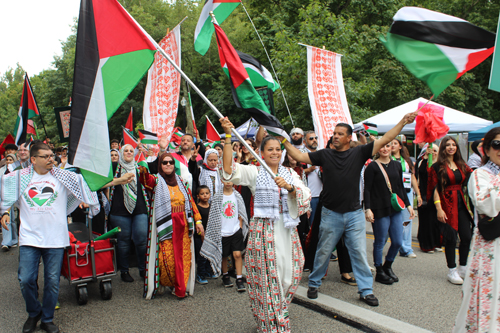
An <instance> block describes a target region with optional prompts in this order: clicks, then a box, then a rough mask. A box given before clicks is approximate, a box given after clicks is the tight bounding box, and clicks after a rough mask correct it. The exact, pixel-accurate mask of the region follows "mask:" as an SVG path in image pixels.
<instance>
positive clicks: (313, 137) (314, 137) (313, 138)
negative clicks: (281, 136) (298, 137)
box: [307, 136, 318, 140]
mask: <svg viewBox="0 0 500 333" xmlns="http://www.w3.org/2000/svg"><path fill="white" fill-rule="evenodd" d="M307 140H318V137H317V136H310V137H308V138H307Z"/></svg>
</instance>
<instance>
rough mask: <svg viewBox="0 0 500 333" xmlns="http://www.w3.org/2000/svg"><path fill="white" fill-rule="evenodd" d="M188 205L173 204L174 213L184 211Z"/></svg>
mask: <svg viewBox="0 0 500 333" xmlns="http://www.w3.org/2000/svg"><path fill="white" fill-rule="evenodd" d="M185 209H186V207H185V206H184V205H181V206H172V213H182V212H184V210H185Z"/></svg>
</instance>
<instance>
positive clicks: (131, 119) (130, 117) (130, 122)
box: [125, 107, 134, 132]
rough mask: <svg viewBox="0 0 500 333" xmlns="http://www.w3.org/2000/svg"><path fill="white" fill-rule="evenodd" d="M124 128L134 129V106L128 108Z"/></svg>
mask: <svg viewBox="0 0 500 333" xmlns="http://www.w3.org/2000/svg"><path fill="white" fill-rule="evenodd" d="M125 128H126V129H128V130H129V131H130V132H132V131H133V130H134V108H132V107H131V108H130V114H129V115H128V118H127V123H126V124H125Z"/></svg>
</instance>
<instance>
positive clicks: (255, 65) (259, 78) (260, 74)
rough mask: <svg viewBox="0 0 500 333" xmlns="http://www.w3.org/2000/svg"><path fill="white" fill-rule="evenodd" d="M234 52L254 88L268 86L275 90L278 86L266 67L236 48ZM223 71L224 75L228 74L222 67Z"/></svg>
mask: <svg viewBox="0 0 500 333" xmlns="http://www.w3.org/2000/svg"><path fill="white" fill-rule="evenodd" d="M236 53H238V55H239V56H240V59H241V62H242V63H243V66H244V67H245V69H246V70H247V73H248V77H249V78H250V81H252V85H253V86H254V87H255V88H257V87H268V88H269V89H271V90H272V91H276V90H277V89H278V88H279V87H280V86H279V84H278V82H276V81H274V79H273V76H272V75H271V72H269V71H268V70H267V68H266V67H264V66H262V64H261V63H260V62H259V61H258V60H257V59H255V58H254V57H252V56H251V55H249V54H246V53H243V52H240V51H238V50H236ZM224 71H225V72H226V75H228V72H227V69H224Z"/></svg>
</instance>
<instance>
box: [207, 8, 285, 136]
mask: <svg viewBox="0 0 500 333" xmlns="http://www.w3.org/2000/svg"><path fill="white" fill-rule="evenodd" d="M241 6H242V7H243V10H244V11H245V13H246V14H247V16H248V19H249V20H250V23H252V27H253V29H254V30H255V32H256V33H257V37H259V40H260V43H261V44H262V47H263V48H264V52H266V56H267V60H269V64H270V65H271V69H272V70H273V73H274V76H275V77H276V82H278V84H279V85H280V90H281V96H283V100H284V101H285V106H286V109H287V111H288V115H289V116H290V121H291V122H292V126H293V127H295V124H294V123H293V119H292V114H291V113H290V108H289V107H288V103H287V102H286V98H285V93H284V92H283V87H282V86H281V82H280V80H279V79H278V74H276V71H275V70H274V66H273V63H272V62H271V58H270V57H269V54H268V53H267V49H266V47H265V45H264V42H263V41H262V38H260V34H259V32H258V31H257V28H256V27H255V24H253V20H252V18H251V17H250V15H249V14H248V12H247V9H246V7H245V5H244V4H243V1H241ZM212 19H213V20H215V17H213V16H212Z"/></svg>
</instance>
